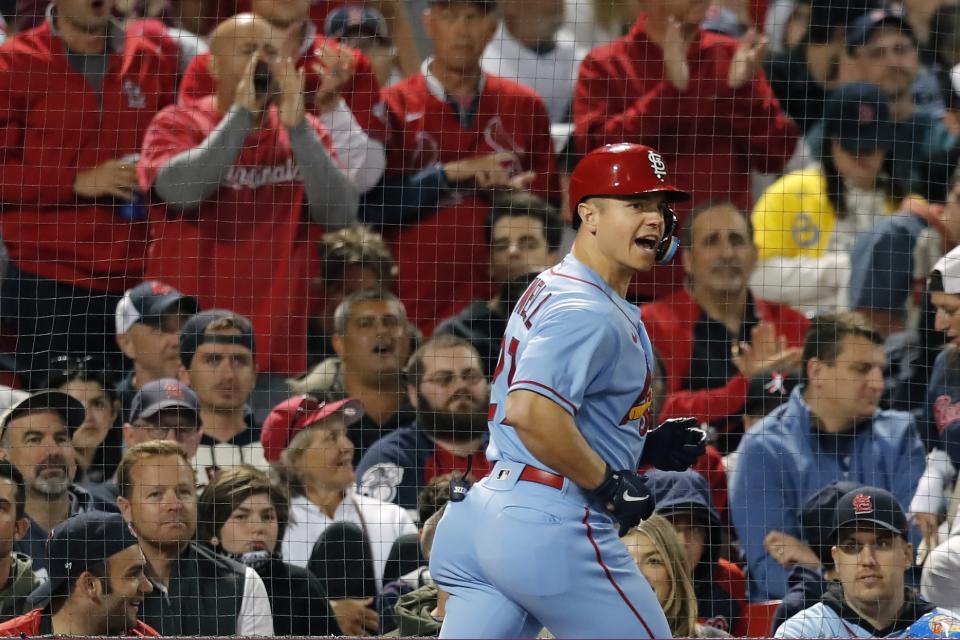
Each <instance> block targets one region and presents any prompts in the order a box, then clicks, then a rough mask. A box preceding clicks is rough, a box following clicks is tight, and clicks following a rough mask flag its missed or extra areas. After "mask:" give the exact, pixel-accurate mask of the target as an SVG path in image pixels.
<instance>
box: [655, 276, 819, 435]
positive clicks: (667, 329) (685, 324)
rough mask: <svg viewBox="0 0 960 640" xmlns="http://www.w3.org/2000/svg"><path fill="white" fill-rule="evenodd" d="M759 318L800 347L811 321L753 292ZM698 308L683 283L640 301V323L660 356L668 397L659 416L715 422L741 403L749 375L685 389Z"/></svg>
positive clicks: (792, 343)
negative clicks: (669, 292)
mask: <svg viewBox="0 0 960 640" xmlns="http://www.w3.org/2000/svg"><path fill="white" fill-rule="evenodd" d="M753 303H754V311H755V313H756V315H757V319H758V320H765V321H767V322H770V323H772V324H773V326H774V327H775V328H776V331H777V333H778V334H780V335H783V336H785V337H786V339H787V344H788V345H789V346H791V347H799V346H801V345H802V344H803V339H804V337H805V336H806V334H807V327H808V326H809V324H810V321H809V320H807V319H806V317H804V316H803V314H801V313H800V312H799V311H796V310H794V309H791V308H790V307H788V306H786V305H782V304H778V303H775V302H768V301H766V300H762V299H760V298H754V300H753ZM701 312H702V310H701V308H700V305H698V304H697V303H696V302H695V301H694V300H693V298H691V297H690V293H689V292H688V291H687V290H686V289H680V290H678V291H676V292H675V293H673V294H672V295H670V296H668V297H666V298H664V299H662V300H658V301H657V302H654V303H651V304H647V305H644V306H643V307H641V318H642V319H643V325H644V327H646V329H647V333H648V334H649V335H650V342H652V343H653V347H654V349H656V351H657V354H658V355H659V356H660V358H661V360H662V361H663V366H664V369H665V371H664V373H663V376H664V379H665V380H666V383H667V399H666V402H664V405H663V409H662V410H661V411H660V419H661V420H666V419H668V418H678V417H681V416H693V417H695V418H697V419H698V420H700V421H701V422H715V421H717V420H720V419H722V418H724V417H726V416H729V415H733V414H736V413H738V412H740V411H741V410H742V409H743V404H744V401H745V400H746V393H747V385H748V384H749V381H748V380H747V379H746V378H745V377H744V376H743V375H742V374H739V373H738V374H737V375H735V376H733V377H732V378H730V380H729V381H728V382H727V384H725V385H724V386H722V387H718V388H716V389H702V390H700V391H687V390H685V389H684V382H685V381H686V379H687V378H688V376H689V375H690V358H691V355H692V353H693V329H694V327H695V326H696V324H697V321H698V320H699V319H700V314H701Z"/></svg>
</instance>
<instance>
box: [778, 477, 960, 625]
mask: <svg viewBox="0 0 960 640" xmlns="http://www.w3.org/2000/svg"><path fill="white" fill-rule="evenodd" d="M834 524H835V526H834V529H833V532H832V534H831V537H832V538H833V540H834V547H833V549H832V551H831V553H832V556H833V561H834V565H835V566H836V572H837V578H838V582H834V583H831V584H830V585H829V586H828V587H827V592H826V593H825V594H824V596H823V599H822V600H821V601H820V602H818V603H817V604H815V605H813V606H812V607H809V608H807V609H804V610H803V611H801V612H800V613H798V614H796V615H794V616H793V617H791V618H789V619H788V620H787V621H786V622H784V623H783V624H782V625H780V627H779V628H778V629H777V631H776V634H775V636H776V637H777V638H870V637H874V638H882V637H885V636H904V637H956V632H957V629H958V627H960V618H958V616H957V615H956V614H954V613H953V612H951V611H948V610H946V609H940V608H937V607H936V606H934V605H932V604H930V603H929V602H927V601H925V600H924V599H923V598H921V597H919V596H918V595H917V593H916V591H914V590H913V589H912V588H909V587H907V586H906V582H905V578H904V574H905V573H906V572H907V571H909V570H910V568H911V566H912V565H913V545H911V544H910V542H908V540H907V537H908V533H907V532H908V528H907V527H908V525H907V517H906V515H905V514H904V512H903V509H902V508H901V506H900V504H899V503H898V502H897V499H896V498H894V497H893V495H892V494H890V493H889V492H887V491H884V490H883V489H879V488H877V487H859V488H857V489H853V490H852V491H850V492H848V493H846V494H845V495H844V496H843V497H842V498H840V501H839V502H838V503H837V508H836V513H835V518H834Z"/></svg>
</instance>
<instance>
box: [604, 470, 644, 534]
mask: <svg viewBox="0 0 960 640" xmlns="http://www.w3.org/2000/svg"><path fill="white" fill-rule="evenodd" d="M593 493H594V495H596V496H597V497H598V498H599V499H600V500H601V501H602V502H603V506H604V508H606V510H607V513H609V514H610V515H611V516H613V518H614V519H615V520H616V521H617V522H619V523H620V537H621V538H622V537H623V536H625V535H627V532H628V531H630V529H633V528H634V527H635V526H637V525H638V524H640V523H641V522H643V521H644V520H646V519H647V518H649V517H650V516H651V515H653V509H654V507H655V506H656V502H655V501H654V498H653V494H652V493H650V490H649V489H648V488H647V479H646V478H644V477H643V476H641V475H640V474H638V473H636V472H635V471H628V470H626V469H624V470H623V471H613V470H612V469H611V468H610V466H609V465H607V473H606V476H605V477H604V478H603V482H601V483H600V486H599V487H597V488H596V489H594V490H593Z"/></svg>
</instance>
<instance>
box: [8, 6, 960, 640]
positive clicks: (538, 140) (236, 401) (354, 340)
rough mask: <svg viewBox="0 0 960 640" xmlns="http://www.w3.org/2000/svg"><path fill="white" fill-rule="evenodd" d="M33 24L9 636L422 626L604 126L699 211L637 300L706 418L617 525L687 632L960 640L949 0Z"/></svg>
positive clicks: (665, 383) (130, 14) (159, 13)
mask: <svg viewBox="0 0 960 640" xmlns="http://www.w3.org/2000/svg"><path fill="white" fill-rule="evenodd" d="M45 3H46V0H43V2H41V1H40V0H16V1H14V0H0V12H2V17H3V19H4V23H3V29H2V31H0V41H2V42H3V43H2V45H0V238H2V242H3V254H2V255H3V264H2V265H0V274H2V275H0V278H2V280H0V382H2V383H3V384H2V386H0V410H2V411H3V413H2V415H0V452H2V455H0V635H4V636H13V635H16V636H20V635H21V634H25V635H41V634H49V633H55V634H67V635H121V634H122V635H145V636H152V635H171V636H190V635H195V636H229V635H241V636H251V635H263V636H274V635H277V636H284V635H292V636H308V635H351V636H363V635H382V634H392V635H400V636H410V635H414V636H435V635H437V634H438V632H439V629H440V624H441V623H442V620H443V615H444V604H445V601H446V594H445V593H444V592H443V590H442V589H440V588H438V586H437V585H436V584H435V583H434V582H433V580H432V579H431V577H430V572H429V567H428V561H429V556H430V550H431V546H432V542H433V535H434V532H435V530H436V526H437V523H438V522H439V520H440V519H441V517H442V514H443V511H444V508H445V504H446V503H447V501H449V500H450V496H451V481H456V480H458V479H463V480H466V481H476V480H479V479H480V478H482V477H484V476H485V475H486V474H487V473H489V471H490V469H491V464H490V462H489V461H488V459H487V457H486V454H485V451H486V447H487V438H488V436H487V417H488V403H489V379H490V377H491V376H492V375H494V372H495V371H498V370H499V369H500V368H501V367H503V366H504V363H503V355H502V352H501V338H502V336H503V333H504V329H505V327H506V324H507V319H508V317H509V316H510V314H511V313H512V311H513V308H514V306H515V305H516V303H517V301H518V300H519V299H520V298H521V296H522V295H523V294H524V292H525V291H526V290H527V287H528V286H529V285H530V283H531V282H532V281H533V280H534V279H535V278H536V276H537V274H538V273H540V272H542V271H544V270H545V269H549V268H551V267H552V266H554V265H555V264H557V263H558V261H560V260H561V259H562V258H563V256H564V255H565V254H566V252H567V251H568V250H569V247H570V245H571V243H572V239H573V235H574V232H573V230H572V228H571V220H572V217H573V216H575V215H577V213H576V212H575V211H574V210H572V209H571V206H570V204H571V203H570V202H569V201H568V196H567V193H566V185H567V183H568V179H569V175H570V173H571V171H572V170H573V168H574V167H575V166H576V163H577V161H578V159H579V158H580V157H582V155H583V154H584V153H586V152H589V151H591V150H593V149H596V148H598V147H600V146H603V145H605V144H608V143H616V142H638V143H643V144H647V145H649V146H651V147H653V148H655V149H657V150H658V151H659V152H660V153H661V154H662V156H663V160H664V162H665V163H666V165H667V166H668V167H669V168H670V171H671V179H672V180H673V181H674V183H675V184H677V185H678V186H679V187H681V188H683V189H685V190H687V191H689V192H690V193H691V194H692V201H691V202H690V203H688V204H679V205H677V209H676V212H677V215H678V218H679V235H680V241H681V242H680V244H681V247H682V253H681V254H680V255H679V256H678V257H677V259H675V260H674V262H673V263H672V264H671V265H668V266H664V267H658V268H657V269H655V270H654V271H652V272H650V273H649V274H643V277H640V278H637V279H636V280H635V281H634V283H633V285H632V286H631V290H630V296H631V298H632V299H631V302H635V303H637V304H640V305H641V315H642V319H643V321H644V323H645V326H646V328H647V330H648V332H649V335H650V338H651V341H652V344H653V346H654V348H655V350H656V353H657V369H658V371H657V376H656V381H655V384H654V389H653V398H652V405H651V406H650V408H649V411H650V415H651V419H653V417H654V416H655V417H656V418H657V419H659V420H663V419H668V418H676V417H684V416H694V417H695V418H696V419H697V420H698V421H699V422H700V423H702V424H703V425H705V426H706V427H708V428H709V432H710V435H711V444H710V446H709V447H707V451H706V453H705V454H704V455H703V456H702V457H701V458H700V459H699V460H698V462H697V463H696V464H695V465H694V466H693V467H692V468H691V470H689V471H685V472H668V471H660V470H656V469H652V470H650V471H649V472H648V474H647V477H648V481H649V484H650V487H651V490H652V492H653V494H654V496H655V498H656V503H657V515H655V516H654V517H652V518H650V519H648V520H647V521H645V522H643V523H642V524H641V525H640V526H639V527H637V528H636V529H634V530H631V531H630V532H629V533H628V534H627V536H626V537H625V538H624V542H625V543H626V544H627V545H628V548H629V549H630V551H631V554H632V555H633V557H634V558H635V559H636V561H637V564H638V566H639V567H640V570H641V571H642V572H643V574H644V575H645V576H646V578H647V580H648V581H649V582H650V584H651V586H652V588H653V590H654V592H655V594H656V596H657V599H658V600H659V601H660V603H661V605H662V606H663V608H664V611H665V613H666V614H667V619H668V621H669V623H670V625H671V629H672V630H673V632H674V634H675V635H677V636H684V637H725V636H746V635H750V636H772V635H774V634H776V636H777V637H785V638H788V637H824V638H826V637H840V636H844V637H846V636H850V637H854V636H856V637H870V636H886V635H891V634H895V635H896V634H899V635H903V634H909V633H911V632H912V633H915V634H921V633H926V634H927V635H929V634H931V633H934V635H936V634H935V632H932V631H930V630H931V629H933V628H934V625H940V627H939V628H943V627H944V625H946V627H950V626H951V625H954V626H955V627H956V628H955V629H953V628H952V627H950V628H951V629H952V630H954V631H956V632H957V633H960V614H954V613H951V611H957V612H960V517H958V513H957V507H958V505H960V474H958V470H960V246H958V245H960V171H958V169H957V167H958V160H960V4H958V3H957V2H956V1H954V0H904V1H903V2H902V3H884V2H882V0H769V1H767V0H638V1H636V2H613V3H611V2H606V1H602V0H589V1H588V0H577V1H573V0H570V1H569V2H565V0H426V2H419V3H418V2H415V1H413V0H370V1H369V2H365V3H364V4H356V5H355V4H345V3H344V1H343V0H312V1H311V0H143V1H132V0H52V2H50V4H49V5H47V4H45ZM664 171H666V169H665V168H664ZM574 204H576V203H574ZM864 576H866V578H865V577H864ZM917 625H920V626H917ZM923 625H927V627H929V629H926V630H924V629H922V628H921V627H922V626H923ZM547 631H549V630H547Z"/></svg>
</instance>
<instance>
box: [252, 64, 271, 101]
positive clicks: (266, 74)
mask: <svg viewBox="0 0 960 640" xmlns="http://www.w3.org/2000/svg"><path fill="white" fill-rule="evenodd" d="M272 87H273V74H271V73H270V65H269V64H267V63H266V62H264V61H263V60H260V61H259V62H257V66H255V67H254V68H253V90H254V91H256V93H257V95H258V96H262V95H267V94H269V93H270V91H271V89H272Z"/></svg>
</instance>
